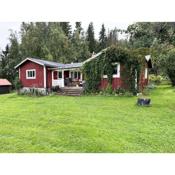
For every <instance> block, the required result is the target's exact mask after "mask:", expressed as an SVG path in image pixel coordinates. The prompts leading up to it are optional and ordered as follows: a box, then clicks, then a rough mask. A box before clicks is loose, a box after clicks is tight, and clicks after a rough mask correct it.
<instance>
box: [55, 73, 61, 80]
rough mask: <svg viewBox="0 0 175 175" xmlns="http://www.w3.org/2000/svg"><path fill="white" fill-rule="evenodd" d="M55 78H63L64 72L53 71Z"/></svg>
mask: <svg viewBox="0 0 175 175" xmlns="http://www.w3.org/2000/svg"><path fill="white" fill-rule="evenodd" d="M53 79H54V80H58V79H62V72H61V71H54V72H53Z"/></svg>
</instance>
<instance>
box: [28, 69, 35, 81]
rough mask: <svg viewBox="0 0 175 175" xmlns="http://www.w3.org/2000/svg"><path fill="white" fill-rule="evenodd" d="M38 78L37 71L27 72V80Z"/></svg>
mask: <svg viewBox="0 0 175 175" xmlns="http://www.w3.org/2000/svg"><path fill="white" fill-rule="evenodd" d="M35 78H36V70H35V69H31V70H26V79H35Z"/></svg>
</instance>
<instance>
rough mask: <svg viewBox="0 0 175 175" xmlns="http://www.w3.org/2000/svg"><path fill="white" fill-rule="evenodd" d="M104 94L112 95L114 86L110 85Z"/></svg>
mask: <svg viewBox="0 0 175 175" xmlns="http://www.w3.org/2000/svg"><path fill="white" fill-rule="evenodd" d="M104 92H105V93H106V94H112V93H113V89H112V85H111V84H108V85H107V87H106V89H105V90H104Z"/></svg>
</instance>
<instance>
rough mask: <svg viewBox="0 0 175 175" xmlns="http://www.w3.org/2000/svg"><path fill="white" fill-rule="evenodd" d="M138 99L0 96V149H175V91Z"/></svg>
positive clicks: (165, 90) (159, 90)
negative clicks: (148, 102)
mask: <svg viewBox="0 0 175 175" xmlns="http://www.w3.org/2000/svg"><path fill="white" fill-rule="evenodd" d="M151 99H152V106H151V107H138V106H136V105H135V103H136V100H137V97H106V96H82V97H66V96H48V97H40V98H36V97H27V96H17V95H16V94H15V93H13V94H8V95H1V96H0V152H10V153H11V152H175V90H174V89H173V88H171V87H170V86H167V85H163V86H160V87H158V88H157V89H155V90H153V91H152V93H151Z"/></svg>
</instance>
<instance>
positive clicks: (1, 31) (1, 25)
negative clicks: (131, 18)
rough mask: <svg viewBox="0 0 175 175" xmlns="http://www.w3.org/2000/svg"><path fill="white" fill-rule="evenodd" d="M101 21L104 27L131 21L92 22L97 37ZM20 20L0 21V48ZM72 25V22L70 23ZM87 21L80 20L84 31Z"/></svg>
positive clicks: (123, 25) (120, 26) (17, 28)
mask: <svg viewBox="0 0 175 175" xmlns="http://www.w3.org/2000/svg"><path fill="white" fill-rule="evenodd" d="M102 23H104V24H105V27H106V29H114V28H115V27H117V28H118V29H127V27H128V25H130V24H131V23H119V22H94V29H95V37H96V38H98V35H99V31H100V29H101V25H102ZM20 24H21V22H0V49H4V48H5V46H6V44H7V43H8V42H9V41H8V38H9V35H10V29H12V30H13V31H17V32H19V30H20ZM71 24H72V25H74V23H71ZM88 24H89V22H82V27H83V29H84V30H85V31H86V30H87V27H88ZM120 37H124V36H120Z"/></svg>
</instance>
